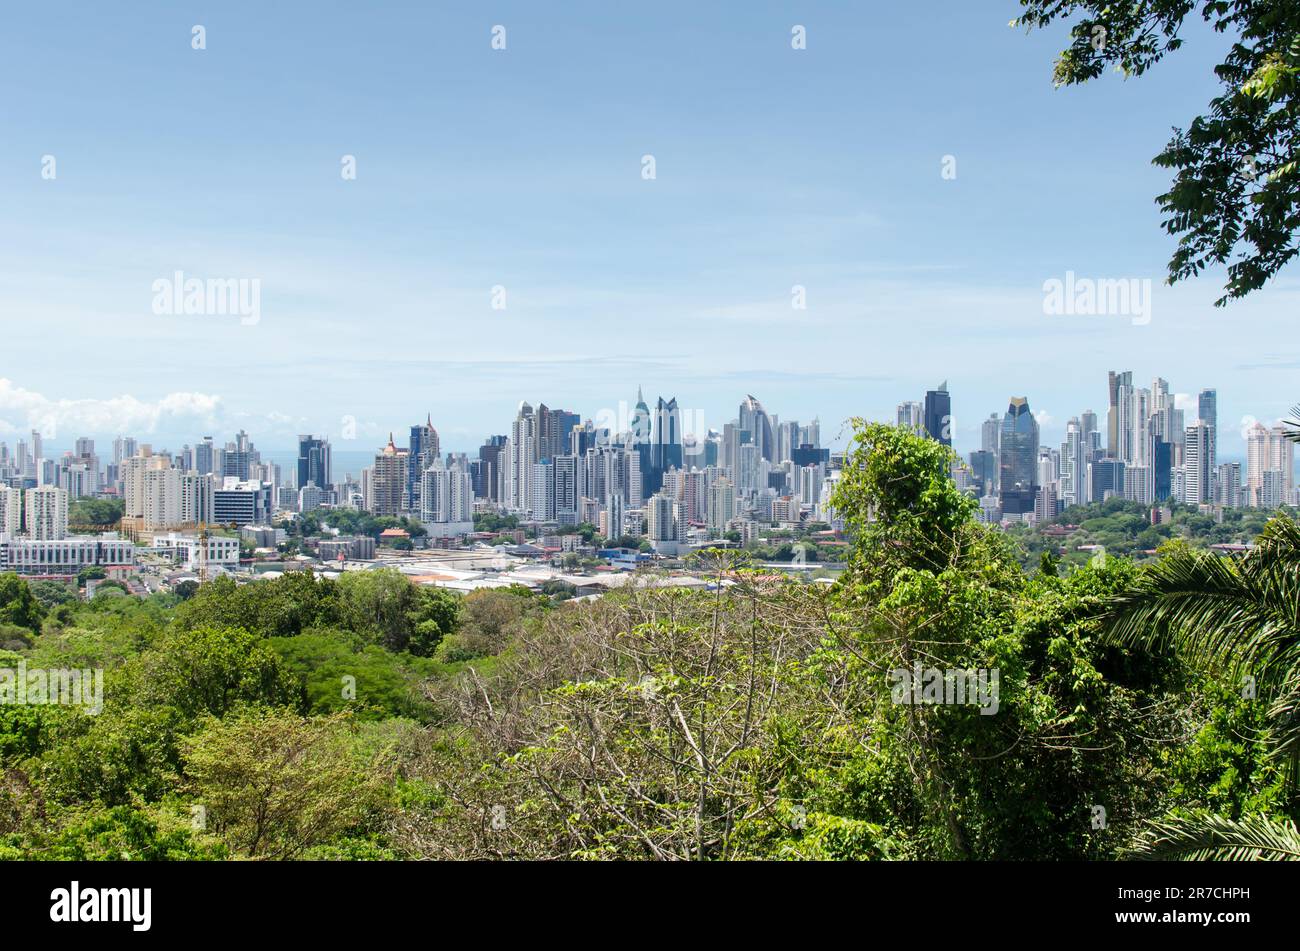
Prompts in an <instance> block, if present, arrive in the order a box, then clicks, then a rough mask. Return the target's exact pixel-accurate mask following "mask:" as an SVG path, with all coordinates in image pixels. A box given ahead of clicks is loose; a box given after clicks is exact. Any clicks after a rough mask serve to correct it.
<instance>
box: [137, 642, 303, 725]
mask: <svg viewBox="0 0 1300 951" xmlns="http://www.w3.org/2000/svg"><path fill="white" fill-rule="evenodd" d="M130 674H131V675H132V688H133V689H132V690H131V694H132V695H133V698H134V701H135V702H143V703H145V704H148V705H155V706H164V707H172V708H174V709H176V710H179V711H180V712H181V713H182V714H184V715H185V716H187V717H196V716H199V715H201V714H205V713H206V714H211V715H214V716H224V715H225V714H226V713H227V712H228V711H229V710H231V709H232V708H233V707H235V706H237V705H239V704H241V703H262V704H276V705H282V704H296V703H298V702H299V701H300V699H301V690H300V685H299V683H298V681H297V679H296V678H295V677H294V676H293V675H292V674H291V673H290V672H289V671H288V669H287V668H286V667H285V666H284V665H283V664H282V662H281V661H280V658H279V656H278V655H277V654H276V653H275V651H274V650H273V649H272V648H271V646H270V645H269V644H267V643H266V641H265V640H264V639H263V638H261V637H259V636H258V635H256V634H252V633H250V632H248V631H245V630H243V629H241V628H218V627H198V628H181V629H176V630H172V631H169V632H167V634H165V635H164V636H163V637H162V638H161V639H160V640H159V641H158V642H157V643H156V644H155V645H154V646H153V647H152V648H151V649H150V650H148V651H146V652H145V653H144V654H142V655H141V656H140V657H139V658H138V659H137V660H136V661H135V663H134V664H133V665H132V668H131V671H130Z"/></svg>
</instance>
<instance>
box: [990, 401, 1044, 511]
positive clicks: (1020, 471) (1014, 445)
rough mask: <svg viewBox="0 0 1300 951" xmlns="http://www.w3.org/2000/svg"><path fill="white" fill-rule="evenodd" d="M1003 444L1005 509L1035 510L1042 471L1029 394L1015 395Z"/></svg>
mask: <svg viewBox="0 0 1300 951" xmlns="http://www.w3.org/2000/svg"><path fill="white" fill-rule="evenodd" d="M1000 447H1001V448H1000V453H999V456H1000V466H999V468H1000V470H1001V489H1000V497H1001V500H1002V513H1003V514H1004V515H1023V514H1024V513H1026V512H1032V511H1033V510H1034V489H1035V488H1036V486H1037V482H1036V479H1037V475H1038V420H1036V419H1034V414H1033V413H1031V412H1030V410H1029V400H1028V398H1026V397H1023V396H1015V397H1012V399H1011V402H1010V403H1009V404H1008V406H1007V412H1006V415H1005V416H1003V417H1002V432H1001V434H1000Z"/></svg>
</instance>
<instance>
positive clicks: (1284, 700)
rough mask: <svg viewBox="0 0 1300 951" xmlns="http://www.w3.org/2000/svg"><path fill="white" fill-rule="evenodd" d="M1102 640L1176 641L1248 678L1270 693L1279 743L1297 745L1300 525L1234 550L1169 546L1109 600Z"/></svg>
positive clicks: (1141, 644)
mask: <svg viewBox="0 0 1300 951" xmlns="http://www.w3.org/2000/svg"><path fill="white" fill-rule="evenodd" d="M1105 620H1106V624H1105V627H1106V635H1105V636H1106V638H1107V640H1109V641H1110V642H1111V643H1114V644H1118V645H1121V646H1127V647H1133V648H1146V649H1152V648H1159V647H1163V646H1170V645H1171V646H1173V647H1176V648H1177V649H1178V650H1179V651H1180V652H1182V654H1183V655H1184V656H1185V657H1186V658H1187V659H1188V661H1189V662H1190V663H1192V664H1194V665H1196V666H1199V667H1201V668H1203V669H1207V670H1216V671H1221V672H1223V673H1226V674H1228V675H1229V676H1230V677H1232V678H1233V679H1234V680H1240V679H1241V678H1244V677H1245V676H1246V675H1250V676H1253V677H1254V678H1255V682H1256V689H1257V690H1258V691H1259V695H1261V696H1269V697H1270V703H1271V706H1270V718H1271V720H1272V722H1273V723H1274V724H1275V727H1276V732H1275V742H1276V743H1277V745H1278V746H1279V748H1282V749H1288V750H1294V749H1300V722H1297V720H1298V718H1297V715H1296V711H1297V710H1298V709H1300V525H1297V524H1296V523H1295V522H1294V521H1293V520H1292V519H1290V518H1286V517H1278V518H1275V519H1273V520H1272V521H1270V522H1269V523H1268V525H1267V526H1266V527H1265V529H1264V531H1263V532H1261V533H1260V535H1259V537H1258V539H1256V545H1255V547H1254V548H1253V549H1251V550H1250V551H1249V552H1247V553H1246V554H1245V555H1244V556H1242V557H1239V558H1225V557H1221V556H1219V555H1214V554H1211V553H1210V552H1205V551H1194V550H1190V549H1187V550H1181V551H1177V552H1173V553H1170V554H1168V555H1166V556H1165V557H1164V558H1162V559H1161V560H1160V561H1158V562H1157V563H1156V564H1154V565H1152V566H1150V567H1149V568H1147V569H1146V570H1145V571H1144V572H1143V573H1142V575H1141V576H1140V577H1139V579H1138V581H1137V582H1136V583H1135V584H1134V586H1133V587H1132V588H1130V589H1129V590H1128V591H1126V592H1124V593H1122V594H1121V595H1119V596H1118V597H1117V598H1116V599H1115V600H1114V601H1113V602H1112V604H1111V607H1110V609H1109V610H1108V612H1107V617H1106V619H1105Z"/></svg>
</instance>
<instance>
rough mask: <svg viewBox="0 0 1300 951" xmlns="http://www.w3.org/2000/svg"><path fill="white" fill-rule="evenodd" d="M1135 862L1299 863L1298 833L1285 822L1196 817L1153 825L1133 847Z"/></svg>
mask: <svg viewBox="0 0 1300 951" xmlns="http://www.w3.org/2000/svg"><path fill="white" fill-rule="evenodd" d="M1132 857H1134V858H1138V859H1154V860H1168V859H1181V860H1184V861H1190V862H1257V861H1263V860H1267V861H1274V862H1300V830H1297V829H1296V826H1295V823H1294V822H1291V821H1289V820H1285V819H1270V818H1268V817H1266V816H1255V817H1252V818H1247V819H1228V818H1226V817H1224V816H1214V815H1206V816H1195V817H1176V818H1170V819H1162V820H1160V821H1158V822H1154V823H1152V824H1151V825H1150V826H1149V827H1148V829H1147V832H1146V833H1145V834H1144V835H1143V836H1142V838H1141V839H1139V840H1138V842H1137V843H1136V844H1135V846H1134V848H1133V850H1132Z"/></svg>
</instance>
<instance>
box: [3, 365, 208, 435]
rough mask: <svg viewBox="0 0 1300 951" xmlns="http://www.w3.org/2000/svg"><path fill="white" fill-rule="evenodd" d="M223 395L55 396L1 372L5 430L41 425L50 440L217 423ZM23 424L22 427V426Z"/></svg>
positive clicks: (17, 430)
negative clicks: (151, 397) (156, 397)
mask: <svg viewBox="0 0 1300 951" xmlns="http://www.w3.org/2000/svg"><path fill="white" fill-rule="evenodd" d="M220 410H221V398H220V397H218V396H212V395H209V394H206V393H168V394H167V395H166V396H164V397H162V399H159V400H157V401H154V402H149V401H146V400H141V399H137V398H136V397H134V396H130V395H122V396H115V397H112V398H110V399H106V400H91V399H82V400H69V399H63V400H53V399H50V398H49V397H47V396H44V395H43V394H41V393H37V392H35V391H34V390H26V389H23V388H22V387H20V386H17V385H16V384H14V383H13V382H12V381H10V380H7V379H5V378H3V377H0V413H4V414H5V416H4V417H0V433H14V434H18V433H22V432H25V431H26V430H28V429H36V430H39V431H40V433H41V435H42V436H43V437H45V438H46V439H50V440H55V439H59V438H60V434H62V435H63V436H65V437H72V436H77V435H106V434H110V433H133V434H147V433H155V432H158V431H159V430H160V429H168V428H171V427H172V426H173V425H175V424H179V423H190V424H194V425H197V426H198V428H208V429H210V428H215V426H216V423H217V418H218V414H219V412H220ZM20 427H21V428H20Z"/></svg>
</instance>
